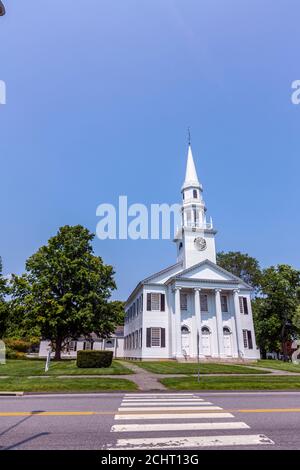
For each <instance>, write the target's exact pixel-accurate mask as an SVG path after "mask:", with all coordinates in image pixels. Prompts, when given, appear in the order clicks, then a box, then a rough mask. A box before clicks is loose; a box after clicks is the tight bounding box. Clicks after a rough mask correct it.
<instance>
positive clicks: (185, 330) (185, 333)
mask: <svg viewBox="0 0 300 470" xmlns="http://www.w3.org/2000/svg"><path fill="white" fill-rule="evenodd" d="M189 332H190V330H189V329H188V327H187V326H185V325H183V326H182V327H181V333H182V334H183V335H187V334H189Z"/></svg>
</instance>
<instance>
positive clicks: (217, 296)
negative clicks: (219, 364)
mask: <svg viewBox="0 0 300 470" xmlns="http://www.w3.org/2000/svg"><path fill="white" fill-rule="evenodd" d="M215 304H216V320H217V333H218V345H219V356H220V357H223V356H224V338H223V317H222V308H221V289H215Z"/></svg>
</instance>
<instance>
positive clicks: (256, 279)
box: [217, 251, 261, 291]
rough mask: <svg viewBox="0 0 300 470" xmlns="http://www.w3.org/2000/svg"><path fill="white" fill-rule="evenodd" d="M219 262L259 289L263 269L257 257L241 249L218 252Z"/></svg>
mask: <svg viewBox="0 0 300 470" xmlns="http://www.w3.org/2000/svg"><path fill="white" fill-rule="evenodd" d="M217 264H218V265H219V266H221V267H222V268H224V269H226V270H227V271H229V272H231V273H232V274H234V275H235V276H237V277H239V278H241V279H242V280H243V281H245V282H246V283H247V284H249V285H250V286H251V287H252V288H253V289H255V290H256V291H257V290H258V289H259V285H260V278H261V270H260V266H259V262H258V261H257V259H255V258H253V257H252V256H249V255H248V254H245V253H241V252H240V251H229V252H228V253H225V252H224V251H221V252H219V253H217Z"/></svg>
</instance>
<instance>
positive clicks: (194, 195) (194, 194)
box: [193, 189, 198, 199]
mask: <svg viewBox="0 0 300 470" xmlns="http://www.w3.org/2000/svg"><path fill="white" fill-rule="evenodd" d="M197 197H198V192H197V189H194V190H193V198H194V199H197Z"/></svg>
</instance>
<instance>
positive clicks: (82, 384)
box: [0, 377, 138, 392]
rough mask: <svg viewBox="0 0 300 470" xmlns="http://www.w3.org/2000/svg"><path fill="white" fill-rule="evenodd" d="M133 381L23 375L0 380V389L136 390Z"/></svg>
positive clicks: (20, 390) (38, 390) (16, 390)
mask: <svg viewBox="0 0 300 470" xmlns="http://www.w3.org/2000/svg"><path fill="white" fill-rule="evenodd" d="M137 389H138V388H137V386H136V384H135V383H134V382H131V381H130V380H126V379H120V378H116V379H110V378H105V377H103V378H94V379H93V378H86V379H84V378H77V379H76V378H75V379H73V378H72V379H71V378H67V377H66V378H64V379H57V378H55V377H51V378H38V377H36V378H33V379H28V378H25V377H21V378H18V379H17V378H15V377H11V378H9V379H1V380H0V391H4V392H9V391H14V392H102V391H111V390H121V391H123V390H126V391H127V390H129V391H131V390H133V391H134V390H137Z"/></svg>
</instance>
